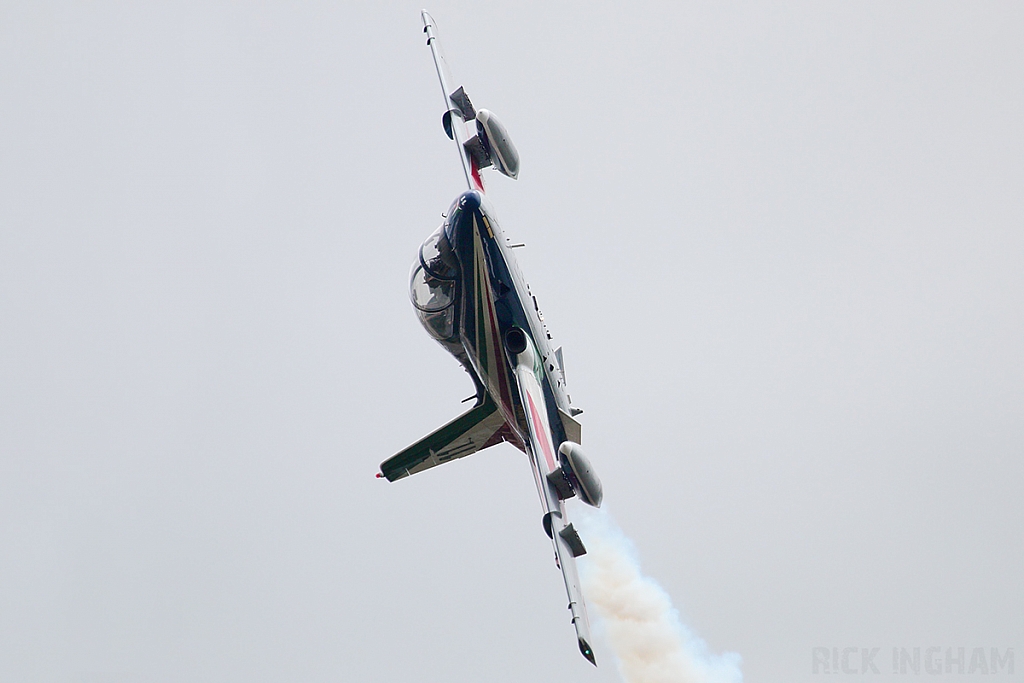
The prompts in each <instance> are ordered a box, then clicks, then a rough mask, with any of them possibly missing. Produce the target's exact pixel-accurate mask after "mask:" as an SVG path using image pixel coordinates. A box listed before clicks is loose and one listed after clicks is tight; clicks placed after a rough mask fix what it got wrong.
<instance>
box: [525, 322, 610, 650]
mask: <svg viewBox="0 0 1024 683" xmlns="http://www.w3.org/2000/svg"><path fill="white" fill-rule="evenodd" d="M543 372H544V368H543V367H542V366H541V365H540V364H539V363H538V356H537V354H536V351H535V350H534V348H533V344H532V341H531V342H529V343H528V344H527V346H526V349H524V350H523V352H522V353H519V354H517V357H516V380H517V381H516V384H518V385H519V396H520V398H521V399H522V401H523V410H524V412H525V413H526V423H527V427H528V428H529V432H530V433H529V439H528V442H527V454H528V455H529V456H530V465H531V466H532V467H533V474H534V480H535V481H536V483H537V491H538V493H539V494H540V499H541V504H542V505H543V506H544V510H545V514H544V531H546V532H547V534H548V536H549V537H550V538H551V543H552V544H553V545H554V549H555V559H556V561H557V562H558V568H559V569H561V570H562V578H563V579H564V581H565V592H566V594H567V595H568V597H569V611H570V612H571V613H572V624H573V626H574V627H575V628H576V639H577V641H578V643H579V646H580V652H582V653H583V656H584V657H586V658H587V660H589V661H590V663H591V664H594V665H596V664H597V661H596V660H595V659H594V651H593V649H591V647H590V621H589V619H588V618H587V606H586V603H585V602H584V601H583V591H582V589H581V588H580V578H579V573H578V572H577V570H576V558H577V557H578V556H580V555H583V554H584V553H586V552H587V550H586V548H584V547H583V542H582V541H581V540H580V536H579V534H578V533H577V532H576V529H575V528H574V527H573V525H572V523H570V522H569V519H568V516H567V514H566V512H565V504H564V503H563V502H562V500H561V499H560V498H559V496H558V493H557V491H556V490H555V487H554V486H553V484H552V483H551V479H549V475H554V476H555V477H557V476H558V474H560V473H556V470H557V469H559V464H558V455H557V453H556V451H555V443H554V439H553V438H552V435H551V424H550V422H549V421H548V410H547V401H546V400H545V398H544V389H543V385H542V384H541V381H540V378H541V376H542V375H543Z"/></svg>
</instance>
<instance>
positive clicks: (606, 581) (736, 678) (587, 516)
mask: <svg viewBox="0 0 1024 683" xmlns="http://www.w3.org/2000/svg"><path fill="white" fill-rule="evenodd" d="M580 527H581V529H580V531H582V532H583V538H584V542H585V543H586V546H587V554H586V555H584V556H583V557H582V558H580V559H581V560H583V562H581V563H580V571H581V579H582V581H583V594H584V596H585V598H586V600H587V603H588V605H591V606H593V607H594V608H596V610H597V615H598V617H599V620H598V622H597V626H598V628H599V630H603V631H604V634H605V639H606V640H607V641H608V644H609V645H611V647H612V649H613V650H614V651H615V657H616V660H617V662H616V663H617V664H618V667H619V673H621V674H622V678H623V679H624V680H625V681H626V683H742V680H743V674H742V673H741V672H740V656H739V655H738V654H736V653H734V652H727V653H724V654H722V655H713V654H711V653H710V652H709V651H708V647H707V643H705V642H704V641H703V640H701V639H700V638H698V637H697V636H695V635H694V634H693V632H691V631H690V629H688V628H687V627H686V626H685V625H683V623H682V622H681V621H680V619H679V612H678V611H676V609H675V608H674V607H672V601H671V599H670V598H669V596H668V594H667V593H666V592H665V591H664V590H662V588H661V586H659V585H658V584H657V583H655V582H654V581H653V580H652V579H650V578H648V577H646V576H644V575H643V574H642V573H641V572H640V562H639V561H638V559H637V556H636V550H635V549H634V548H633V544H632V543H631V542H630V541H629V539H628V538H626V536H625V535H624V534H623V533H622V531H621V530H620V529H619V527H618V526H617V525H616V524H615V522H614V521H613V520H612V518H611V517H610V516H609V515H608V513H607V512H605V511H603V510H601V511H594V512H589V511H587V512H585V513H584V514H583V515H581V518H580ZM602 626H603V628H601V627H602Z"/></svg>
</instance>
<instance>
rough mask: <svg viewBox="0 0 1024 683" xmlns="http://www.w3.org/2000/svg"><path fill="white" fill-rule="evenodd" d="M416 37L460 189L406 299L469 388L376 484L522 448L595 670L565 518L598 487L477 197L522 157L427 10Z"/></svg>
mask: <svg viewBox="0 0 1024 683" xmlns="http://www.w3.org/2000/svg"><path fill="white" fill-rule="evenodd" d="M423 25H424V29H423V30H424V32H425V33H426V34H427V45H429V46H430V50H431V53H432V54H433V57H434V65H435V66H436V68H437V75H438V79H439V80H440V82H441V90H442V93H443V94H444V102H445V112H444V116H443V117H442V124H443V127H444V130H445V132H446V133H447V134H448V136H449V137H450V138H451V139H452V140H454V141H455V144H456V146H457V148H458V152H459V159H460V161H461V162H462V169H463V172H464V174H465V180H466V185H467V190H466V191H464V192H463V193H462V194H460V195H459V196H458V197H457V198H456V199H455V201H454V202H453V203H452V205H451V207H450V208H449V210H448V212H447V213H446V214H445V220H444V223H443V224H442V225H441V227H440V228H438V229H437V230H436V231H435V232H434V233H433V234H432V235H431V236H430V237H428V238H427V240H426V241H425V242H424V243H423V245H422V246H421V247H420V252H419V258H418V259H417V261H416V263H415V264H414V265H413V272H412V278H411V282H410V296H411V298H412V303H413V306H414V307H415V309H416V313H417V315H418V316H419V318H420V322H421V323H422V324H423V326H424V328H426V330H427V332H428V333H429V334H430V336H432V337H433V338H434V339H435V340H437V341H438V342H439V343H440V344H441V345H442V346H443V347H444V348H445V349H446V350H448V351H449V352H450V353H451V354H452V355H453V356H455V358H456V359H458V361H459V362H460V363H461V364H462V366H463V367H464V368H465V369H466V372H468V373H469V375H470V377H471V378H472V379H473V383H474V384H475V386H476V403H475V404H474V406H473V407H472V408H470V409H469V410H468V411H467V412H465V413H464V414H462V415H461V416H459V417H457V418H456V419H454V420H452V421H451V422H449V423H448V424H446V425H444V426H443V427H440V428H439V429H437V430H435V431H434V432H432V433H430V434H428V435H427V436H425V437H423V438H422V439H420V440H419V441H417V442H416V443H415V444H413V445H411V446H409V447H408V448H406V449H405V450H403V451H401V452H400V453H398V454H397V455H395V456H393V457H391V458H388V459H387V460H385V461H384V462H383V463H381V466H380V474H378V475H377V476H379V477H383V478H386V479H388V480H389V481H396V480H398V479H402V478H404V477H407V476H409V475H411V474H416V473H418V472H421V471H423V470H425V469H429V468H431V467H435V466H437V465H441V464H443V463H446V462H448V461H450V460H456V459H458V458H462V457H465V456H467V455H471V454H473V453H476V452H477V451H480V450H483V449H485V448H488V447H489V446H493V445H496V444H499V443H502V442H508V443H511V444H512V445H514V446H515V447H516V448H518V449H520V450H521V451H523V452H524V453H525V454H526V456H527V459H528V461H529V463H530V468H531V470H532V471H533V476H534V481H535V482H536V485H537V492H538V494H539V496H540V501H541V507H542V509H543V516H542V518H541V520H542V526H543V528H544V532H545V533H546V534H547V535H548V537H549V538H551V542H552V545H553V548H554V551H555V563H556V564H557V566H558V567H559V569H560V570H561V572H562V577H563V579H564V581H565V590H566V593H567V595H568V598H569V611H570V613H571V614H572V623H573V625H574V627H575V629H576V637H577V641H578V643H579V648H580V652H582V653H583V656H584V657H586V658H587V659H588V660H589V661H590V662H591V663H596V661H595V659H594V652H593V650H592V649H591V646H590V625H589V622H588V620H587V610H586V605H585V604H584V601H583V595H582V592H581V590H580V582H579V576H578V574H577V571H576V558H577V557H579V556H580V555H582V554H584V553H586V549H585V548H584V546H583V542H582V540H581V539H580V537H579V534H578V533H577V531H576V529H575V528H574V527H573V525H572V523H570V521H569V519H568V516H567V514H566V507H565V500H566V499H567V498H572V497H574V496H579V498H580V500H582V501H583V502H585V503H587V504H589V505H594V506H599V505H600V504H601V497H602V492H601V483H600V481H599V480H598V479H597V477H596V475H595V474H594V471H593V468H592V467H591V465H590V463H589V462H588V461H587V459H586V457H585V456H584V455H583V452H582V450H581V448H580V446H579V442H580V425H579V423H578V422H577V421H576V420H575V416H576V415H578V414H579V413H580V412H582V411H580V410H579V409H576V408H573V407H572V406H571V403H570V399H569V395H568V393H567V391H566V387H565V375H564V372H563V369H562V353H561V349H552V348H551V344H550V340H551V335H550V334H549V333H548V331H547V327H546V325H545V324H544V316H543V315H541V312H540V309H539V307H538V306H537V300H536V298H535V297H534V296H533V294H532V293H531V292H530V288H529V286H528V285H527V284H526V281H525V280H524V279H523V276H522V273H521V272H520V270H519V267H518V265H517V263H516V260H515V257H514V256H513V253H512V249H513V247H512V245H510V244H509V241H508V240H507V239H506V238H505V236H504V234H503V233H502V231H501V227H500V226H499V224H498V221H497V219H496V218H495V215H494V209H493V208H492V207H491V205H490V203H489V202H488V201H487V198H486V196H485V194H484V183H483V178H482V177H481V175H480V173H481V171H482V170H483V169H485V168H488V167H490V166H493V167H494V168H495V169H496V170H497V171H499V172H500V173H502V174H504V175H506V176H509V177H511V178H516V177H517V176H518V175H519V154H518V152H517V151H516V148H515V146H514V145H513V144H512V141H511V139H510V138H509V136H508V133H507V131H506V130H505V128H504V126H502V124H501V122H500V121H499V120H498V119H497V117H496V116H495V115H494V114H493V113H491V112H489V111H487V110H486V109H481V110H479V111H477V110H475V109H474V107H473V104H472V102H471V100H470V99H469V96H468V95H467V94H466V92H465V90H464V89H463V88H461V87H460V88H458V89H456V90H450V89H449V87H448V84H449V82H450V79H449V78H448V73H447V71H448V69H447V66H446V64H445V61H444V58H443V56H442V54H441V51H440V45H439V44H438V41H437V35H436V29H435V26H434V21H433V19H432V18H431V17H430V15H429V14H428V13H427V12H425V11H424V12H423Z"/></svg>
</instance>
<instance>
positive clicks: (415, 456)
mask: <svg viewBox="0 0 1024 683" xmlns="http://www.w3.org/2000/svg"><path fill="white" fill-rule="evenodd" d="M502 441H510V442H513V443H515V441H516V440H515V437H514V434H513V433H512V430H511V428H509V426H508V425H507V424H506V422H505V418H504V416H503V415H502V414H501V412H500V411H499V410H498V408H497V406H495V405H494V402H493V401H492V400H491V399H490V397H489V396H485V398H484V400H483V401H482V402H480V403H478V404H477V405H475V406H473V407H472V408H470V409H469V410H468V411H467V412H465V413H463V414H462V415H460V416H459V417H457V418H455V419H454V420H452V421H451V422H449V423H448V424H446V425H444V426H443V427H440V428H438V429H436V430H434V431H433V432H431V433H430V434H427V435H426V436H425V437H423V438H422V439H420V440H419V441H417V442H416V443H414V444H413V445H411V446H409V447H408V448H406V449H405V450H403V451H401V452H400V453H398V454H396V455H393V456H392V457H390V458H388V459H387V460H385V461H384V462H382V463H381V464H380V472H381V473H380V474H379V475H378V476H382V477H386V478H387V480H388V481H396V480H398V479H402V478H404V477H408V476H409V475H410V474H416V473H417V472H422V471H423V470H426V469H430V468H431V467H435V466H437V465H442V464H444V463H446V462H449V461H451V460H457V459H458V458H464V457H466V456H467V455H472V454H473V453H476V452H477V451H479V450H482V449H484V448H487V447H488V446H494V445H495V444H499V443H501V442H502Z"/></svg>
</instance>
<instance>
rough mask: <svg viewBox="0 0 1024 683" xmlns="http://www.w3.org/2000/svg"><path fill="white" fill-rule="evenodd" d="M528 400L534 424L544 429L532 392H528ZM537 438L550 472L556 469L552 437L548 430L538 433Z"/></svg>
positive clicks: (537, 427) (535, 426) (536, 427)
mask: <svg viewBox="0 0 1024 683" xmlns="http://www.w3.org/2000/svg"><path fill="white" fill-rule="evenodd" d="M526 400H528V401H529V402H530V416H531V417H532V418H533V425H534V428H535V429H543V428H544V423H543V422H542V421H541V419H540V414H539V413H537V406H535V405H534V404H533V396H530V392H529V391H527V392H526ZM537 440H538V441H540V448H541V450H542V451H544V459H545V460H547V461H548V472H554V471H555V455H554V453H552V452H551V437H549V436H548V434H547V433H546V432H541V433H540V434H538V435H537Z"/></svg>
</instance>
